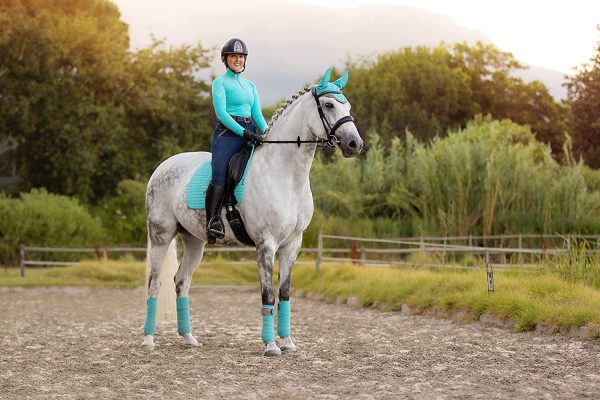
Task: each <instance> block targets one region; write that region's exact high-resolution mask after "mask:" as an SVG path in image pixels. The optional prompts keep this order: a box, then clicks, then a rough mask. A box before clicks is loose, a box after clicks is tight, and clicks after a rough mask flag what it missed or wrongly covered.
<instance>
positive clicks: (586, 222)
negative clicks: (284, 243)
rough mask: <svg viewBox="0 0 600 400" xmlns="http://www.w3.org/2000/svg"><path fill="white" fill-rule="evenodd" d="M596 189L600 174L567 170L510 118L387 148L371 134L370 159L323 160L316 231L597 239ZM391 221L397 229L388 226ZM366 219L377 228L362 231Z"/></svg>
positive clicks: (599, 210)
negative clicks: (592, 235) (546, 235)
mask: <svg viewBox="0 0 600 400" xmlns="http://www.w3.org/2000/svg"><path fill="white" fill-rule="evenodd" d="M598 182H599V175H598V173H597V171H592V170H590V169H589V168H587V167H585V166H583V165H582V164H571V165H560V164H559V163H557V162H556V161H555V160H554V159H553V157H552V156H551V154H550V149H549V148H548V146H546V145H544V144H542V143H540V142H538V141H536V140H535V137H534V135H533V134H532V133H531V131H530V130H529V128H527V127H523V126H520V125H517V124H514V123H512V122H510V121H491V120H489V119H482V118H477V119H475V120H474V121H472V122H470V123H469V124H468V125H467V127H466V128H465V129H464V130H461V131H455V132H451V133H449V135H448V136H447V137H445V138H436V139H434V140H433V141H432V142H431V143H430V144H423V143H418V142H417V141H416V140H415V139H414V137H413V136H412V135H411V134H406V136H405V140H404V141H403V142H402V141H400V140H398V139H395V140H393V141H392V144H391V146H390V148H389V149H384V147H383V146H382V145H381V141H380V139H379V137H378V136H377V135H376V134H375V133H372V134H371V146H370V149H369V151H368V153H367V154H366V156H365V157H364V158H360V159H354V160H345V159H343V158H342V157H341V156H340V155H338V154H336V155H334V157H333V158H332V159H331V160H330V161H329V162H326V161H324V160H322V159H319V158H317V159H316V160H315V163H314V166H313V169H312V171H311V185H312V187H313V188H314V190H313V193H314V198H315V204H316V206H317V210H319V211H320V212H321V213H322V215H319V214H317V217H316V219H315V221H314V225H313V226H312V227H311V230H309V234H311V235H312V234H313V233H314V232H315V231H316V230H317V229H319V227H323V229H327V232H328V233H329V232H330V231H329V229H331V230H332V231H333V232H335V233H338V234H356V232H357V231H358V232H363V233H364V234H363V235H359V236H368V235H367V233H375V232H379V233H381V232H387V233H391V234H389V235H386V236H387V237H389V236H400V235H402V234H404V235H449V236H454V235H460V236H463V235H469V234H472V235H481V234H485V235H490V234H501V233H514V232H519V233H529V232H531V233H535V232H561V233H568V232H582V233H587V232H589V233H594V232H597V231H598V229H599V228H600V202H599V201H598V200H599V199H600V191H599V190H598V184H599V183H598ZM386 218H391V219H392V220H393V221H394V223H395V225H394V226H393V229H392V230H391V231H390V230H386V229H380V228H381V227H383V221H384V220H385V219H386ZM341 219H346V220H347V221H351V222H343V221H341ZM361 219H368V220H370V221H371V226H370V227H367V228H366V229H365V228H364V226H363V227H361V228H359V227H358V226H359V221H361ZM332 221H334V222H332ZM344 230H345V232H344ZM392 232H393V233H392ZM311 240H312V239H311Z"/></svg>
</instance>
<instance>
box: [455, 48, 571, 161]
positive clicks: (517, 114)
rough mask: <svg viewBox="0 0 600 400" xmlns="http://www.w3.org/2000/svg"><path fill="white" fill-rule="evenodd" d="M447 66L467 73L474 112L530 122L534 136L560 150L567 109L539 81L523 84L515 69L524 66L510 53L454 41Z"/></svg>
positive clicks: (557, 151)
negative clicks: (515, 74)
mask: <svg viewBox="0 0 600 400" xmlns="http://www.w3.org/2000/svg"><path fill="white" fill-rule="evenodd" d="M449 50H450V52H451V54H452V56H451V58H450V65H451V66H452V67H456V68H459V69H460V70H461V71H463V72H465V73H466V74H467V75H468V76H469V85H470V87H471V93H472V102H473V104H474V109H473V114H472V115H471V116H470V117H473V115H475V114H482V115H488V114H489V115H491V116H492V117H493V118H495V119H510V120H511V121H513V122H516V123H518V124H521V125H529V126H530V127H531V130H532V131H533V133H534V134H535V135H536V138H537V139H538V140H539V141H541V142H544V143H549V144H550V145H551V147H552V150H553V152H554V153H559V152H560V151H561V149H562V144H563V142H564V140H565V136H564V135H565V133H566V130H567V125H566V122H567V118H568V110H567V109H566V108H565V106H564V105H562V104H560V103H558V102H557V101H555V100H554V98H553V97H552V95H551V94H550V92H549V91H548V88H547V87H546V86H545V85H544V84H543V83H542V82H540V81H533V82H529V83H525V82H524V81H523V80H522V79H520V78H516V77H515V76H514V71H517V70H520V69H524V68H526V67H525V66H524V65H522V64H521V63H519V62H518V61H517V60H515V59H514V58H513V56H512V54H511V53H509V52H504V51H500V50H498V49H497V48H496V47H494V46H493V45H491V44H484V43H482V42H477V43H475V44H474V45H468V44H467V43H456V44H454V45H453V46H452V48H451V49H449Z"/></svg>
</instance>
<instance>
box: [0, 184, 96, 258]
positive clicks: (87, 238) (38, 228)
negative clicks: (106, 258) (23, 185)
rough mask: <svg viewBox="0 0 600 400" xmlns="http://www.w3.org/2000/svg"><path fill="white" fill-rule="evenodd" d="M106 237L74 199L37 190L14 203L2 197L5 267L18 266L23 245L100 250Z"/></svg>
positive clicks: (0, 253)
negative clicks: (80, 247)
mask: <svg viewBox="0 0 600 400" xmlns="http://www.w3.org/2000/svg"><path fill="white" fill-rule="evenodd" d="M104 237H105V234H104V230H103V229H102V225H101V224H100V222H99V221H97V220H95V219H94V218H93V217H92V216H91V215H90V214H89V213H88V211H87V210H86V208H85V207H83V206H82V205H80V204H79V203H78V202H77V200H75V199H72V198H69V197H66V196H60V195H55V194H51V193H48V192H46V191H45V190H35V189H34V190H32V191H31V192H29V193H22V194H21V197H20V198H15V199H13V198H8V197H6V196H5V195H2V194H0V258H1V260H2V261H3V262H4V263H5V264H9V263H16V262H17V260H18V247H19V245H21V244H23V245H29V246H31V245H35V246H65V247H74V246H87V247H90V246H95V247H97V246H99V245H100V244H101V242H102V240H103V238H104Z"/></svg>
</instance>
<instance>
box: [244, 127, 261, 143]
mask: <svg viewBox="0 0 600 400" xmlns="http://www.w3.org/2000/svg"><path fill="white" fill-rule="evenodd" d="M244 138H245V139H246V140H248V141H249V142H250V143H252V144H253V145H255V146H260V143H261V142H262V140H263V138H262V136H261V135H257V134H256V133H254V132H250V131H249V130H248V129H244Z"/></svg>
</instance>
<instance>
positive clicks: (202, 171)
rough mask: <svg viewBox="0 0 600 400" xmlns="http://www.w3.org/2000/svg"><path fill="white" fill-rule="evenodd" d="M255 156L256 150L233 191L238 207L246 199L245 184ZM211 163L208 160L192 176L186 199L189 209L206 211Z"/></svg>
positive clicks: (251, 154)
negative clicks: (205, 202)
mask: <svg viewBox="0 0 600 400" xmlns="http://www.w3.org/2000/svg"><path fill="white" fill-rule="evenodd" d="M253 155H254V148H253V149H252V152H251V153H250V158H249V159H248V163H247V164H246V168H244V175H243V176H242V179H241V180H240V181H239V182H238V184H237V185H236V187H235V189H234V190H233V195H234V196H235V199H236V201H237V203H236V204H235V205H236V206H237V205H239V204H240V203H241V202H242V200H243V198H244V182H245V181H246V175H247V174H248V169H249V168H250V163H251V162H252V156H253ZM210 162H211V160H208V161H205V162H204V163H202V164H200V166H199V167H198V169H197V170H196V172H194V176H192V179H190V182H189V183H188V186H187V190H186V193H185V199H186V202H187V205H188V207H189V208H193V209H197V210H204V209H205V208H206V206H205V204H204V201H205V200H206V188H207V187H208V184H209V183H210V180H211V179H212V168H211V165H210Z"/></svg>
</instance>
